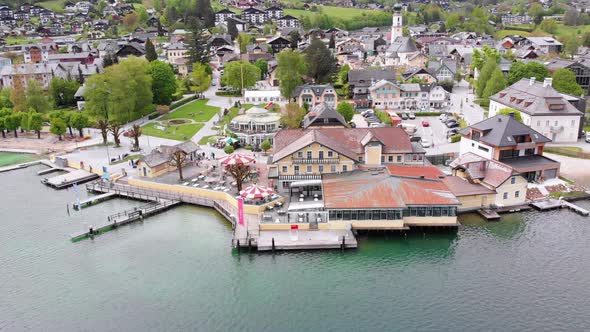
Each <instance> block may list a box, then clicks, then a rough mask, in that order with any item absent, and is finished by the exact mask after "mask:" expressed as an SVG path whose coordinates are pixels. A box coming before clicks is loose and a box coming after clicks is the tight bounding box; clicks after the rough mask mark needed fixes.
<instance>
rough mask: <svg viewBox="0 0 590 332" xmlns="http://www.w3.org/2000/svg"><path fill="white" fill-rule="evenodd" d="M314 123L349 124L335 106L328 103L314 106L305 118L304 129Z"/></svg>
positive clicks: (345, 125) (329, 124)
mask: <svg viewBox="0 0 590 332" xmlns="http://www.w3.org/2000/svg"><path fill="white" fill-rule="evenodd" d="M313 125H318V126H344V127H347V126H348V125H347V124H346V120H345V119H344V117H343V116H342V115H341V114H340V113H338V111H336V109H335V108H334V107H332V106H328V105H326V104H319V105H316V106H314V107H313V108H312V109H311V110H310V111H309V113H308V114H307V115H306V116H305V118H304V119H303V129H306V128H307V127H309V126H313Z"/></svg>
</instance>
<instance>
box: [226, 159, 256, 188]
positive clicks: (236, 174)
mask: <svg viewBox="0 0 590 332" xmlns="http://www.w3.org/2000/svg"><path fill="white" fill-rule="evenodd" d="M225 170H226V172H227V173H229V175H231V176H232V177H233V178H234V180H236V187H237V189H238V192H240V191H241V190H242V183H244V180H246V179H247V178H248V176H250V165H247V164H242V163H239V164H233V165H227V166H225Z"/></svg>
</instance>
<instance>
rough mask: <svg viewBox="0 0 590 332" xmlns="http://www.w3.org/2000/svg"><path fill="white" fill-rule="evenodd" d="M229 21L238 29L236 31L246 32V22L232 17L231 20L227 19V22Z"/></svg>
mask: <svg viewBox="0 0 590 332" xmlns="http://www.w3.org/2000/svg"><path fill="white" fill-rule="evenodd" d="M229 21H233V22H234V23H235V24H236V28H237V29H238V31H240V32H241V31H246V27H247V26H248V22H246V21H244V20H242V19H239V18H237V17H232V18H228V19H227V22H229ZM227 22H226V24H227Z"/></svg>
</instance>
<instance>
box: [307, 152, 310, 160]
mask: <svg viewBox="0 0 590 332" xmlns="http://www.w3.org/2000/svg"><path fill="white" fill-rule="evenodd" d="M307 159H311V151H307Z"/></svg>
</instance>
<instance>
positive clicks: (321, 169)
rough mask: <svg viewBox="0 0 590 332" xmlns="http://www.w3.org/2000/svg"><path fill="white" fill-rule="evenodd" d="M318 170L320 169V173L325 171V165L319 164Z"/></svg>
mask: <svg viewBox="0 0 590 332" xmlns="http://www.w3.org/2000/svg"><path fill="white" fill-rule="evenodd" d="M318 171H319V172H320V173H324V165H319V166H318Z"/></svg>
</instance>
